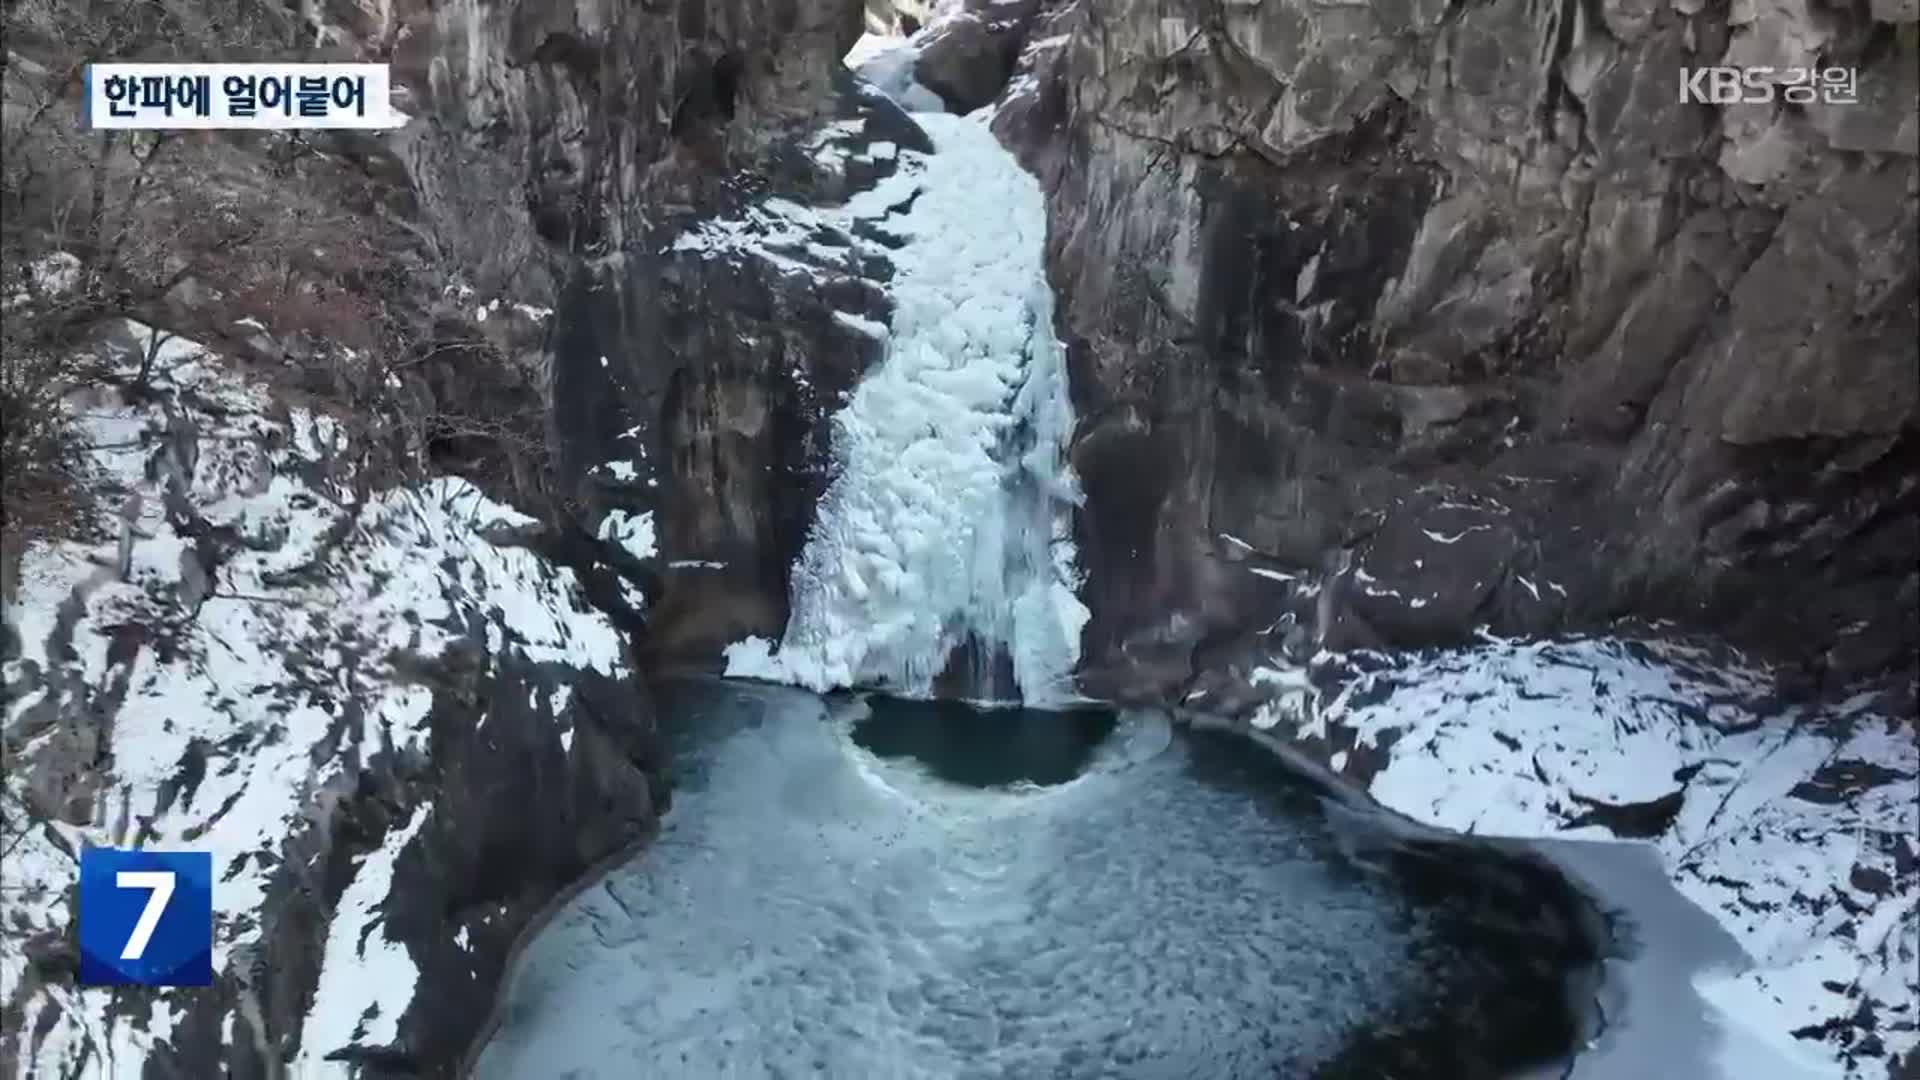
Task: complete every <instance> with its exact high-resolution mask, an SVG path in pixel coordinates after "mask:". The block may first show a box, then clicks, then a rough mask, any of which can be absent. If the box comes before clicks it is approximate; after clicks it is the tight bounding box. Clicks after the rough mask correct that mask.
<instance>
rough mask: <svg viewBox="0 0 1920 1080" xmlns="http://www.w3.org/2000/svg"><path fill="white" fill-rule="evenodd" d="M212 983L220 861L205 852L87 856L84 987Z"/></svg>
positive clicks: (100, 851)
mask: <svg viewBox="0 0 1920 1080" xmlns="http://www.w3.org/2000/svg"><path fill="white" fill-rule="evenodd" d="M211 982H213V856H211V855H209V854H207V853H206V852H204V851H118V850H115V849H112V848H88V849H87V850H85V851H83V852H81V853H80V983H81V985H83V986H127V985H133V986H206V985H207V984H209V983H211Z"/></svg>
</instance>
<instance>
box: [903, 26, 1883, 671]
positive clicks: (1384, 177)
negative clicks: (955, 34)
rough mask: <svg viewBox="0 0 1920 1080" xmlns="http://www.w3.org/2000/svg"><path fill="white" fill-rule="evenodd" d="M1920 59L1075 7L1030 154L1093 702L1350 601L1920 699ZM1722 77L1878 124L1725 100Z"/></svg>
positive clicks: (1797, 36)
mask: <svg viewBox="0 0 1920 1080" xmlns="http://www.w3.org/2000/svg"><path fill="white" fill-rule="evenodd" d="M1915 18H1916V13H1915V11H1914V8H1913V6H1912V5H1911V4H1907V5H1904V6H1903V5H1900V4H1894V3H1887V4H1881V3H1875V4H1874V5H1872V6H1871V7H1870V8H1869V7H1868V6H1867V5H1864V4H1857V5H1848V6H1825V5H1821V4H1818V3H1808V2H1801V0H1783V2H1778V3H1773V2H1769V3H1760V4H1745V3H1742V4H1735V5H1732V6H1731V7H1729V6H1728V5H1726V4H1702V3H1699V2H1698V0H1680V2H1678V3H1668V2H1666V0H1633V2H1615V0H1606V2H1596V0H1580V2H1567V3H1538V2H1531V0H1476V2H1456V3H1442V2H1411V3H1404V4H1390V5H1385V6H1379V5H1375V6H1371V7H1355V6H1351V5H1334V6H1327V5H1311V4H1304V3H1291V2H1273V0H1269V2H1266V3H1243V2H1227V0H1116V2H1111V3H1090V2H1083V3H1078V4H1056V5H1052V6H1051V8H1050V9H1049V10H1048V11H1046V12H1045V13H1044V14H1042V15H1041V16H1040V17H1039V19H1038V20H1037V21H1036V22H1035V23H1034V24H1033V26H1032V28H1031V29H1029V30H1027V31H1026V44H1025V47H1024V52H1023V53H1022V54H1021V58H1020V61H1019V65H1018V71H1017V73H1016V74H1015V75H1014V76H1013V78H1012V80H1011V83H1010V85H1009V86H1008V87H1007V89H1006V92H1005V94H1004V96H1003V97H1002V98H1001V104H1000V108H999V113H998V115H997V117H996V119H995V123H996V125H997V128H998V130H999V131H1000V132H1001V134H1002V137H1003V138H1004V139H1005V140H1006V141H1007V142H1008V143H1009V144H1010V145H1012V146H1014V147H1015V148H1017V149H1018V151H1019V152H1020V153H1021V154H1022V155H1023V157H1024V159H1025V160H1026V162H1027V163H1028V165H1029V166H1030V167H1031V168H1033V169H1034V170H1035V171H1037V172H1038V173H1039V174H1040V175H1041V176H1042V180H1043V185H1044V186H1045V187H1046V188H1047V190H1048V191H1049V192H1050V198H1051V213H1052V236H1051V245H1052V248H1051V258H1052V273H1053V276H1054V280H1055V283H1056V286H1057V287H1058V289H1059V291H1060V293H1061V312H1062V331H1063V334H1064V335H1065V336H1066V338H1067V340H1068V344H1069V348H1070V350H1071V358H1072V374H1073V383H1074V387H1075V393H1076V403H1077V406H1078V409H1079V412H1080V414H1081V416H1082V422H1081V426H1080V430H1079V433H1078V436H1077V440H1076V447H1075V455H1074V461H1075V464H1076V466H1077V467H1078V469H1079V470H1080V473H1081V475H1082V477H1083V479H1084V481H1085V485H1086V490H1087V495H1088V504H1087V508H1086V511H1085V513H1084V514H1083V517H1082V523H1081V527H1082V531H1083V534H1084V535H1083V545H1082V550H1083V551H1084V552H1085V553H1086V558H1087V560H1088V567H1089V570H1090V581H1089V585H1088V595H1087V601H1088V603H1089V605H1090V606H1091V607H1092V608H1093V611H1094V622H1093V624H1092V626H1091V627H1090V630H1089V634H1090V637H1089V640H1088V643H1087V644H1088V655H1089V657H1090V665H1089V669H1088V672H1087V682H1088V686H1089V688H1090V689H1093V690H1095V691H1096V692H1099V691H1103V690H1104V691H1107V692H1119V693H1141V694H1148V695H1154V694H1159V693H1162V692H1164V691H1166V690H1167V689H1168V688H1169V687H1171V686H1173V685H1176V684H1178V683H1179V682H1180V681H1181V680H1182V679H1183V678H1184V677H1185V676H1186V675H1187V674H1188V673H1189V672H1190V671H1191V670H1192V669H1193V667H1194V666H1195V664H1196V662H1197V663H1200V664H1201V665H1203V666H1204V662H1205V660H1204V658H1205V656H1206V654H1207V652H1208V650H1209V649H1211V648H1213V647H1215V646H1216V645H1219V644H1221V643H1223V642H1227V641H1231V640H1233V639H1235V638H1236V637H1239V636H1244V635H1245V634H1247V633H1249V632H1257V631H1259V630H1260V629H1262V628H1267V627H1272V626H1273V624H1274V620H1275V618H1276V616H1277V615H1282V614H1284V613H1289V612H1290V613H1292V614H1293V615H1294V616H1295V617H1296V620H1297V623H1298V625H1302V626H1304V625H1306V624H1307V623H1309V622H1311V612H1312V610H1313V608H1314V606H1315V598H1314V597H1313V595H1312V594H1313V590H1314V589H1315V588H1317V587H1318V582H1319V581H1320V580H1321V579H1322V578H1324V577H1328V575H1327V574H1326V573H1325V571H1326V569H1327V568H1328V566H1329V564H1332V565H1333V566H1334V567H1338V566H1340V565H1345V566H1347V567H1349V569H1348V570H1347V571H1346V573H1344V574H1341V575H1334V576H1332V577H1331V579H1330V583H1329V587H1330V588H1332V587H1335V586H1336V585H1337V586H1338V587H1339V589H1340V595H1339V602H1338V603H1337V604H1333V605H1330V607H1331V609H1332V610H1331V612H1330V620H1329V621H1330V622H1331V623H1332V625H1330V626H1328V627H1326V632H1327V633H1328V634H1329V635H1330V636H1329V638H1328V640H1329V642H1330V643H1333V644H1340V645H1348V646H1351V645H1366V644H1382V645H1390V646H1417V645H1427V644H1437V643H1444V642H1450V641H1459V640H1462V639H1464V638H1466V637H1468V636H1469V635H1470V634H1471V633H1472V632H1473V629H1474V628H1475V627H1477V626H1483V625H1484V626H1488V627H1491V628H1492V629H1493V630H1494V631H1495V632H1496V633H1503V634H1505V633H1518V634H1538V633H1549V632H1553V631H1556V630H1563V629H1577V628H1586V627H1593V626H1597V625H1600V624H1604V623H1608V622H1612V621H1614V620H1616V619H1619V618H1621V617H1626V616H1637V617H1641V618H1644V619H1649V620H1661V619H1664V620H1673V621H1674V622H1675V623H1677V624H1679V625H1680V626H1682V627H1684V628H1694V629H1707V630H1713V631H1722V632H1725V633H1727V634H1729V635H1731V636H1732V637H1733V638H1734V639H1735V640H1738V641H1741V642H1744V643H1749V644H1753V645H1758V646H1762V647H1767V648H1770V649H1773V650H1775V651H1776V652H1778V653H1780V654H1783V655H1787V656H1790V657H1792V658H1794V659H1796V660H1800V661H1804V665H1805V673H1806V674H1807V676H1808V679H1809V680H1810V681H1819V680H1823V679H1824V680H1829V681H1844V680H1846V679H1848V678H1851V677H1855V676H1859V675H1862V674H1867V673H1871V672H1875V671H1878V670H1880V669H1883V668H1884V667H1885V666H1886V665H1888V664H1889V663H1895V662H1901V661H1905V662H1910V661H1911V657H1912V655H1913V651H1914V646H1915V637H1914V634H1915V630H1914V627H1915V625H1916V622H1915V603H1916V599H1917V598H1920V576H1917V575H1916V571H1915V564H1914V555H1915V552H1916V551H1920V529H1917V528H1916V517H1915V514H1916V507H1917V506H1920V441H1917V440H1916V427H1917V426H1920V413H1917V412H1916V402H1920V384H1917V382H1916V379H1917V376H1916V372H1917V371H1920V351H1916V344H1915V342H1916V302H1917V301H1916V289H1917V288H1920V279H1917V277H1916V275H1917V274H1920V250H1917V249H1916V244H1917V243H1920V241H1917V240H1916V232H1915V226H1916V210H1915V208H1916V198H1915V196H1916V184H1917V183H1920V180H1917V177H1920V171H1917V170H1916V159H1915V153H1916V139H1917V138H1920V117H1917V116H1916V105H1915V96H1916V79H1917V77H1920V76H1917V75H1916V45H1915V36H1914V29H1915V23H1914V21H1915ZM936 64H937V58H934V59H923V61H922V65H923V66H934V65H936ZM1713 64H1729V65H1747V66H1751V65H1773V66H1776V67H1795V66H1798V67H1809V66H1811V67H1823V68H1825V67H1840V68H1845V69H1848V70H1851V71H1855V72H1857V74H1858V90H1857V96H1858V101H1857V102H1856V103H1851V104H1845V103H1827V102H1823V101H1818V100H1816V101H1814V102H1813V103H1810V104H1798V103H1795V104H1788V103H1784V102H1776V103H1773V104H1765V105H1762V104H1732V105H1725V106H1715V105H1706V104H1696V103H1687V102H1683V100H1682V97H1681V84H1682V78H1683V68H1687V67H1693V66H1701V65H1713ZM1343 552H1344V554H1342V553H1343ZM1289 578H1290V579H1291V580H1289ZM1303 586H1304V587H1303ZM1280 633H1281V632H1280V631H1276V632H1275V634H1274V635H1273V636H1274V637H1275V639H1276V640H1275V642H1274V643H1275V644H1278V643H1279V642H1278V637H1279V635H1280ZM1294 644H1295V645H1302V644H1303V642H1302V641H1301V640H1300V637H1299V635H1298V634H1296V635H1295V640H1294ZM1196 656H1198V657H1199V658H1200V659H1199V660H1198V661H1196Z"/></svg>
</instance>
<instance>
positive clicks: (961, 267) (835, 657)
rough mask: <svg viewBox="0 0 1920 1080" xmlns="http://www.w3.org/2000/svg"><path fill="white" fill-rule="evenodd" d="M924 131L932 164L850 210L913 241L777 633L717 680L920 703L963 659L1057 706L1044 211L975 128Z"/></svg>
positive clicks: (926, 160)
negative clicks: (883, 343) (878, 215)
mask: <svg viewBox="0 0 1920 1080" xmlns="http://www.w3.org/2000/svg"><path fill="white" fill-rule="evenodd" d="M916 119H917V120H918V121H919V122H920V124H921V126H922V127H924V128H925V129H926V131H927V134H928V135H929V136H931V137H932V139H933V141H934V144H935V147H936V150H935V152H934V153H933V154H930V155H917V154H910V153H902V154H901V165H900V170H899V172H898V173H897V174H896V175H894V176H893V177H891V178H889V179H888V180H886V181H884V182H883V183H882V184H881V186H880V188H879V189H876V190H875V191H874V192H870V193H867V196H866V197H865V198H863V199H862V200H861V201H862V202H863V203H864V204H865V205H867V206H870V207H871V206H883V207H886V208H889V209H890V210H891V212H890V213H889V214H888V215H887V216H886V217H885V218H884V220H883V221H880V222H878V224H879V225H880V226H881V228H883V229H884V230H885V231H886V232H888V233H891V234H893V235H894V236H896V237H898V238H899V239H900V240H902V241H904V243H903V244H902V246H900V247H899V248H898V249H896V250H894V251H892V252H891V253H890V258H891V259H892V261H893V264H894V268H895V276H894V278H893V281H892V283H891V285H890V292H891V294H892V298H893V302H894V315H893V324H892V326H891V328H890V331H889V337H888V341H887V351H886V356H885V359H884V360H883V361H882V362H881V363H880V364H879V365H878V366H877V367H876V368H875V369H874V370H873V371H872V372H870V373H869V374H868V375H867V377H866V378H865V380H864V381H863V382H862V383H861V384H860V386H859V388H858V389H857V390H856V391H855V392H854V394H853V395H852V398H851V400H850V401H849V402H848V404H847V405H846V407H845V408H844V409H843V410H842V411H841V412H840V413H839V414H838V415H837V416H836V417H835V418H834V431H833V453H834V456H835V462H834V464H835V467H836V474H835V478H834V480H833V481H832V483H831V484H830V485H829V487H828V489H827V492H826V494H825V495H824V496H823V497H822V499H821V502H820V505H819V508H818V512H817V517H816V520H815V522H814V526H813V530H812V532H811V534H810V535H809V536H808V539H807V543H806V546H805V549H804V551H803V552H802V553H801V555H800V558H799V560H798V562H797V564H796V565H795V567H794V574H793V585H792V595H791V601H792V603H791V615H790V616H789V618H788V621H787V626H786V631H785V634H784V636H783V637H782V638H781V640H780V641H779V643H778V644H777V645H776V644H774V643H772V642H768V641H766V640H764V639H761V638H748V639H747V640H745V641H742V642H739V643H736V644H735V645H733V646H731V647H730V648H729V649H728V650H727V674H729V675H738V676H749V677H757V678H764V679H770V680H774V681H778V682H788V683H795V684H798V685H801V686H805V687H808V688H810V689H813V690H816V691H818V690H826V689H829V688H832V687H837V686H854V685H880V686H886V687H889V688H892V689H894V690H896V691H900V692H905V693H927V692H929V691H930V690H931V689H932V687H933V683H934V680H935V679H936V678H938V677H939V676H940V674H941V673H942V671H943V670H944V669H945V668H946V667H947V666H948V663H949V657H950V656H952V655H953V654H954V653H955V652H956V650H960V649H963V648H964V649H965V650H967V651H968V652H969V653H974V654H978V655H981V656H984V657H986V659H987V663H986V664H985V665H983V666H986V667H991V666H993V660H994V658H997V657H1004V658H1005V659H1006V660H1007V661H1010V663H1011V668H1012V674H1013V680H1014V682H1015V683H1016V684H1017V689H1018V692H1019V696H1020V697H1021V698H1022V699H1023V700H1025V701H1028V702H1035V703H1042V702H1046V701H1049V700H1056V699H1058V698H1060V697H1062V696H1065V695H1067V694H1069V693H1070V674H1071V672H1072V670H1073V666H1074V664H1075V662H1076V661H1077V660H1078V659H1079V651H1080V631H1081V628H1082V626H1084V625H1085V623H1086V619H1087V610H1086V608H1085V607H1084V606H1082V605H1081V603H1080V601H1079V600H1078V598H1077V597H1076V595H1075V590H1076V586H1077V585H1078V583H1079V577H1078V574H1077V571H1076V569H1075V558H1074V550H1073V546H1072V540H1071V531H1070V529H1071V513H1072V507H1073V506H1074V505H1075V504H1076V503H1077V502H1078V501H1079V497H1080V496H1079V492H1078V488H1077V485H1076V483H1075V481H1074V478H1073V476H1072V473H1071V471H1070V469H1069V468H1068V466H1067V463H1066V462H1065V460H1064V447H1065V444H1066V440H1067V438H1068V436H1069V434H1070V432H1071V430H1072V421H1073V412H1072V405H1071V404H1070V402H1069V401H1068V398H1067V379H1066V363H1065V357H1064V352H1063V350H1062V348H1061V345H1060V343H1059V341H1057V340H1056V339H1055V338H1054V335H1053V296H1052V292H1051V290H1050V289H1049V287H1048V285H1047V280H1046V273H1045V243H1046V213H1045V208H1044V205H1043V199H1042V196H1041V192H1040V187H1039V184H1038V183H1037V182H1036V181H1035V180H1034V178H1033V177H1032V176H1030V175H1028V174H1027V173H1026V172H1025V171H1024V170H1023V169H1021V168H1020V166H1019V164H1018V163H1016V162H1015V161H1014V159H1013V157H1012V156H1011V155H1010V154H1008V153H1007V152H1006V151H1005V150H1004V149H1003V148H1002V147H1001V146H1000V144H999V143H998V141H996V140H995V138H994V136H993V134H992V132H991V131H990V130H989V129H988V127H987V125H986V123H985V119H984V118H983V117H981V116H978V115H976V116H974V117H969V118H962V117H956V116H949V115H945V114H936V113H925V114H919V115H917V116H916ZM850 209H854V208H850ZM854 212H856V213H857V209H854ZM978 688H979V687H978V684H976V689H978ZM990 693H992V689H991V688H987V689H986V690H985V692H984V693H982V695H981V696H987V694H990Z"/></svg>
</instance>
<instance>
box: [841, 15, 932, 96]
mask: <svg viewBox="0 0 1920 1080" xmlns="http://www.w3.org/2000/svg"><path fill="white" fill-rule="evenodd" d="M919 60H920V50H919V48H918V46H916V45H915V44H914V43H913V42H912V41H911V40H909V39H907V38H899V37H883V36H881V35H878V34H863V35H861V37H860V40H859V41H857V42H855V43H854V45H853V48H852V49H851V50H849V51H848V52H847V56H846V64H847V66H848V67H849V68H852V69H853V70H854V71H856V72H858V73H859V74H860V76H861V77H862V78H864V79H866V80H867V81H869V82H871V83H873V85H874V86H875V87H877V88H878V89H879V90H880V92H881V93H883V94H886V95H887V96H888V97H890V98H892V99H893V100H895V101H897V102H899V103H900V107H901V108H903V109H906V110H907V111H908V112H913V113H939V114H944V113H945V111H946V103H945V102H943V101H941V100H940V95H938V94H935V93H934V92H933V91H931V90H929V89H927V88H926V87H924V86H922V85H920V83H919V81H918V80H916V79H915V78H914V75H913V71H914V65H915V64H916V63H918V62H919Z"/></svg>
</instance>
